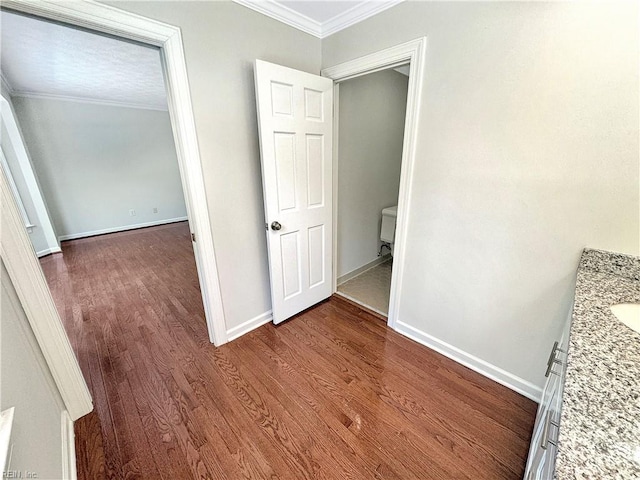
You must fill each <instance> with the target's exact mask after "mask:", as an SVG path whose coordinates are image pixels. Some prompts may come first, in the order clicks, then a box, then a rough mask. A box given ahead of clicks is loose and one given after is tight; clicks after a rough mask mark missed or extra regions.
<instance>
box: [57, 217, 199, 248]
mask: <svg viewBox="0 0 640 480" xmlns="http://www.w3.org/2000/svg"><path fill="white" fill-rule="evenodd" d="M185 220H188V218H187V217H176V218H167V219H165V220H155V221H153V222H146V223H136V224H134V225H122V226H119V227H110V228H103V229H101V230H92V231H90V232H80V233H72V234H70V235H60V236H59V237H58V239H59V240H60V241H61V242H64V241H65V240H75V239H76V238H85V237H94V236H96V235H104V234H105V233H116V232H126V231H127V230H135V229H137V228H145V227H155V226H156V225H165V224H167V223H176V222H184V221H185Z"/></svg>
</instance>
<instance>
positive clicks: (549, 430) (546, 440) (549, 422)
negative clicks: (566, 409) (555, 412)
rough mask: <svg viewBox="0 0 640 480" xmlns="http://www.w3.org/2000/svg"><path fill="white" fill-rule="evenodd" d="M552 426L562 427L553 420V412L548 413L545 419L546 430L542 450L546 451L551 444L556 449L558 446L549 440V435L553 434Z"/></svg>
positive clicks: (541, 445) (543, 432) (543, 433)
mask: <svg viewBox="0 0 640 480" xmlns="http://www.w3.org/2000/svg"><path fill="white" fill-rule="evenodd" d="M550 425H553V426H555V427H559V426H560V424H559V423H558V422H554V421H553V420H551V411H549V412H547V415H546V417H545V419H544V428H543V429H542V440H541V441H540V448H542V449H543V450H546V449H547V445H549V444H551V445H553V446H554V447H557V446H558V444H557V442H556V441H555V440H551V439H550V438H549V434H550V433H551V428H550Z"/></svg>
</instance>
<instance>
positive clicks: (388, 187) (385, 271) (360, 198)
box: [335, 64, 410, 317]
mask: <svg viewBox="0 0 640 480" xmlns="http://www.w3.org/2000/svg"><path fill="white" fill-rule="evenodd" d="M409 68H410V67H409V64H406V65H401V66H394V67H393V68H388V69H385V70H381V71H376V72H373V73H368V74H366V75H362V76H359V77H356V78H351V79H348V80H345V81H342V82H341V83H340V90H339V115H338V119H337V120H338V126H337V131H338V147H337V148H338V158H339V160H338V163H337V169H338V172H337V180H338V185H337V190H338V191H337V208H336V210H337V223H336V227H337V228H336V230H337V231H336V238H337V242H336V252H335V254H336V255H337V262H336V266H337V269H336V277H337V279H336V283H337V294H338V295H341V296H343V297H346V298H347V299H349V300H351V301H353V302H355V303H357V304H359V305H361V306H364V307H366V308H368V309H370V310H373V311H374V312H376V313H378V314H380V315H382V316H384V317H387V316H388V313H389V297H390V290H391V274H392V269H393V254H394V247H395V245H394V244H395V227H396V218H397V209H398V195H399V190H400V173H401V164H402V150H403V141H404V130H405V118H406V109H407V92H408V84H409V74H410V71H409Z"/></svg>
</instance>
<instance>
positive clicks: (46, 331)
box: [0, 172, 93, 419]
mask: <svg viewBox="0 0 640 480" xmlns="http://www.w3.org/2000/svg"><path fill="white" fill-rule="evenodd" d="M0 205H1V211H2V214H1V216H2V241H1V242H0V256H1V257H2V261H3V263H4V265H5V267H6V269H7V272H8V274H9V278H10V279H11V283H12V284H13V287H14V288H15V291H16V293H17V295H18V299H19V301H20V303H21V305H22V308H23V310H24V312H25V314H26V317H27V319H28V321H29V326H30V327H31V330H32V331H33V334H34V336H35V339H36V341H37V342H38V346H39V348H40V350H41V351H42V355H43V356H44V358H45V360H46V362H47V366H48V368H49V371H50V372H51V376H52V377H53V380H54V382H55V384H56V386H57V388H58V391H59V392H60V397H61V398H62V401H63V402H64V405H65V406H66V408H67V410H68V411H69V415H70V416H71V418H72V419H78V418H80V417H82V416H83V415H86V414H87V413H89V412H90V411H91V410H92V409H93V405H92V403H91V395H90V394H89V389H88V388H87V384H86V383H85V381H84V377H83V376H82V372H81V371H80V367H79V365H78V361H77V359H76V357H75V355H74V353H73V350H72V348H71V344H70V343H69V339H68V337H67V335H66V333H65V331H64V327H63V326H62V320H61V319H60V316H59V314H58V310H57V309H56V306H55V303H54V302H53V298H52V297H51V292H50V291H49V287H48V286H47V282H46V280H45V278H44V274H43V273H42V269H41V268H40V264H39V263H38V259H37V258H36V256H35V252H34V251H33V247H32V246H31V242H30V241H29V236H28V235H27V231H26V230H25V228H24V225H23V224H22V219H21V218H20V213H19V212H18V208H17V206H16V204H15V200H14V199H13V194H12V193H11V191H10V190H9V185H8V184H7V180H6V177H5V176H4V174H3V173H1V172H0Z"/></svg>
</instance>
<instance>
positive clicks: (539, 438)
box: [524, 314, 571, 480]
mask: <svg viewBox="0 0 640 480" xmlns="http://www.w3.org/2000/svg"><path fill="white" fill-rule="evenodd" d="M570 326H571V314H570V315H569V318H568V319H567V321H566V323H565V328H564V331H563V333H562V338H561V339H560V341H559V342H555V343H554V344H553V347H552V349H551V353H550V354H549V360H548V361H547V371H546V376H547V382H546V383H545V386H544V390H543V391H542V401H541V402H540V406H539V407H538V413H537V415H536V423H535V425H534V427H533V435H532V436H531V446H530V447H529V458H528V460H527V468H526V469H525V472H524V478H525V480H549V479H551V478H553V471H554V467H555V463H556V448H557V443H558V431H559V427H560V409H561V406H562V389H563V386H564V375H565V371H566V367H567V352H568V350H569V329H570Z"/></svg>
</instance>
